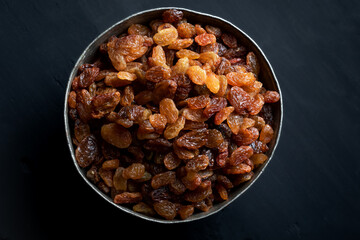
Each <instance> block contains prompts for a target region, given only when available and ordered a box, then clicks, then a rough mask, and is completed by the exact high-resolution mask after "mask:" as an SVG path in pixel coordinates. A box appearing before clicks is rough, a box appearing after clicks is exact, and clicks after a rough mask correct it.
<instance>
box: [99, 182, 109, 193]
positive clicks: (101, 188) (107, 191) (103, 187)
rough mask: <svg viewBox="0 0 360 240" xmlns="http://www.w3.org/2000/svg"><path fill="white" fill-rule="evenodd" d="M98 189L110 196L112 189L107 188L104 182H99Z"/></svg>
mask: <svg viewBox="0 0 360 240" xmlns="http://www.w3.org/2000/svg"><path fill="white" fill-rule="evenodd" d="M97 187H98V188H99V189H100V191H102V192H103V193H106V194H108V193H109V192H110V188H109V187H108V186H106V184H105V183H104V182H98V184H97Z"/></svg>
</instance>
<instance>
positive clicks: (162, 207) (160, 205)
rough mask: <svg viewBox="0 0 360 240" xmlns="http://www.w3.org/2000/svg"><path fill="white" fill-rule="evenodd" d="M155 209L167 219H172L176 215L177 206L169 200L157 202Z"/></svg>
mask: <svg viewBox="0 0 360 240" xmlns="http://www.w3.org/2000/svg"><path fill="white" fill-rule="evenodd" d="M154 209H155V211H156V212H157V213H158V214H159V215H160V216H162V217H163V218H165V219H167V220H172V219H174V218H175V216H176V206H175V204H174V203H172V202H170V201H168V200H163V201H160V202H155V203H154Z"/></svg>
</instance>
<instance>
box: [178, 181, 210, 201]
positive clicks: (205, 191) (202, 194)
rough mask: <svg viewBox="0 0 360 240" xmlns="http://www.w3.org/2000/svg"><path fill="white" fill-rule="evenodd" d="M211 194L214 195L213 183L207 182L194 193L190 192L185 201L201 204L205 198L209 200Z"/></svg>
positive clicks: (186, 194) (187, 193)
mask: <svg viewBox="0 0 360 240" xmlns="http://www.w3.org/2000/svg"><path fill="white" fill-rule="evenodd" d="M210 194H212V189H211V182H210V181H209V180H206V181H204V182H202V183H201V184H200V186H199V187H198V188H197V189H196V190H195V189H194V190H193V191H188V192H186V193H185V196H184V198H185V200H186V201H188V202H193V203H195V202H201V201H202V200H204V199H205V198H207V197H208V196H209V195H210Z"/></svg>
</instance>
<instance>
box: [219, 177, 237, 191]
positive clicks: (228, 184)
mask: <svg viewBox="0 0 360 240" xmlns="http://www.w3.org/2000/svg"><path fill="white" fill-rule="evenodd" d="M216 181H217V182H218V183H220V184H221V185H223V186H224V187H225V188H226V189H230V188H233V187H234V185H233V184H232V182H231V181H230V179H229V178H228V177H226V176H224V175H217V177H216Z"/></svg>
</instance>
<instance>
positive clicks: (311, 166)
mask: <svg viewBox="0 0 360 240" xmlns="http://www.w3.org/2000/svg"><path fill="white" fill-rule="evenodd" d="M160 6H181V7H185V8H191V9H194V10H198V11H203V12H207V13H210V14H214V15H218V16H220V17H223V18H225V19H227V20H229V21H231V22H233V23H234V24H235V25H237V26H238V27H240V28H241V29H243V30H244V31H245V32H246V33H248V34H249V35H250V36H251V37H252V38H253V39H254V40H255V41H256V42H257V43H258V44H259V46H260V47H261V48H262V49H263V51H264V52H265V54H266V55H267V57H268V59H269V60H270V62H271V63H272V66H273V67H274V69H275V72H276V74H277V77H278V80H279V82H280V85H281V88H282V91H283V98H284V107H285V115H284V126H283V131H282V136H281V140H280V144H279V146H278V149H277V152H276V153H275V157H274V158H273V161H272V162H271V163H270V164H269V166H268V168H267V169H266V171H265V173H264V174H263V175H262V176H261V177H260V179H259V180H258V181H257V182H256V183H255V184H254V185H253V186H252V187H251V188H250V189H249V190H248V191H247V192H246V193H245V194H244V195H242V196H241V197H240V198H239V199H238V200H236V201H235V202H234V203H233V204H231V205H230V206H229V207H227V208H226V209H225V210H223V211H221V212H220V213H218V214H216V215H213V216H211V217H209V218H206V219H204V220H200V221H197V222H192V223H188V224H180V225H159V224H153V223H149V222H145V221H143V220H139V219H135V218H134V217H131V216H129V215H127V214H124V213H122V212H120V211H119V210H117V209H115V208H114V207H112V206H110V205H109V204H108V203H106V202H105V201H104V200H102V199H101V198H100V197H99V196H98V195H97V194H96V193H95V192H93V191H92V190H91V189H90V188H89V187H88V186H87V185H86V184H85V182H84V181H83V180H82V179H81V178H80V176H79V175H78V173H77V172H76V170H75V168H74V166H73V163H72V161H71V159H70V155H69V151H68V149H67V146H66V142H65V133H64V124H63V115H62V114H63V100H64V92H65V86H66V84H67V79H68V75H69V73H70V71H71V69H72V66H73V65H74V63H75V61H76V60H77V58H78V56H79V55H80V53H81V52H82V51H83V49H84V48H85V47H86V46H87V45H88V43H89V42H90V41H92V40H93V39H94V38H95V37H96V36H97V35H98V34H99V33H101V32H102V31H104V30H105V29H106V28H107V27H109V26H111V25H112V24H114V23H115V22H117V21H119V20H121V19H122V18H124V17H126V16H128V15H130V14H132V13H135V12H137V11H140V10H144V9H149V8H153V7H160ZM359 12H360V4H359V2H358V1H296V2H295V1H250V0H247V1H235V0H234V1H225V0H223V1H214V0H211V1H190V0H184V1H181V2H180V1H175V0H168V1H163V0H155V1H145V0H138V1H119V0H117V1H115V0H114V1H100V0H98V1H85V0H83V1H45V0H43V1H39V0H32V1H12V0H0V31H1V35H0V36H1V37H0V43H1V44H0V50H1V51H0V52H1V58H0V66H1V71H0V79H1V87H0V103H1V105H0V109H1V111H0V133H1V138H0V159H1V160H0V190H1V197H0V239H57V238H62V239H69V238H70V237H71V236H73V235H77V236H82V238H81V239H87V238H89V237H91V236H100V237H102V238H99V239H110V238H111V239H116V238H117V239H121V238H123V237H124V235H123V234H124V232H126V233H127V234H131V235H129V236H133V238H128V239H157V238H161V237H166V238H167V239H177V238H183V239H248V240H249V239H360V217H359V215H360V204H359V201H360V158H359V149H360V148H359V143H360V142H359V135H360V120H359V118H360V107H359V104H360V101H359V95H360V79H359V73H358V71H359V66H360V61H359V53H360V44H359V43H360V14H359ZM71 239H72V238H71Z"/></svg>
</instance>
